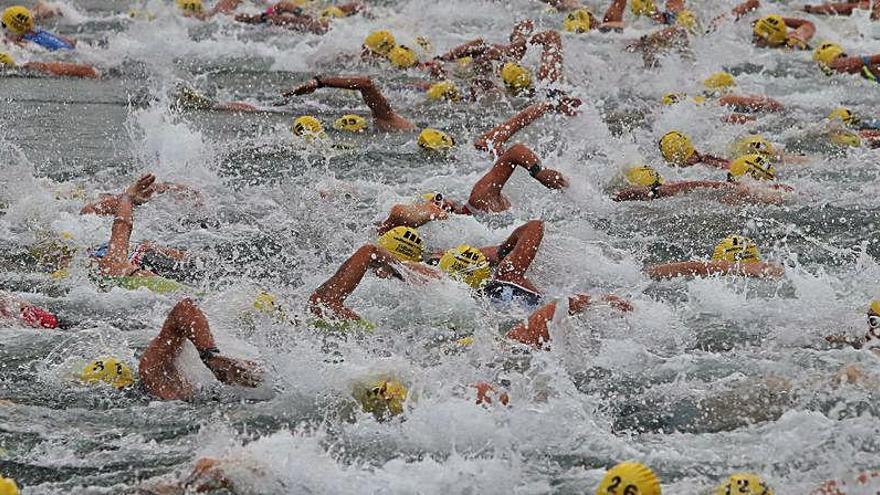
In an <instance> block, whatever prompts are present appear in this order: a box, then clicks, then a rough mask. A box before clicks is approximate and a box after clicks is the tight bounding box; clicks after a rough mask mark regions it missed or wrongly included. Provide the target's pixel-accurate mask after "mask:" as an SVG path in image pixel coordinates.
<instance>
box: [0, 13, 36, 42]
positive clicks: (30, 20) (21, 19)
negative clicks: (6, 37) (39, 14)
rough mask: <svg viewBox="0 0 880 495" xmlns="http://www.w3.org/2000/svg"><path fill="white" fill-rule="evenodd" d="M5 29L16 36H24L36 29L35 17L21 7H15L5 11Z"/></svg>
mask: <svg viewBox="0 0 880 495" xmlns="http://www.w3.org/2000/svg"><path fill="white" fill-rule="evenodd" d="M3 27H5V28H6V29H8V30H9V32H10V33H12V34H14V35H16V36H17V35H20V34H24V33H26V32H28V31H30V30H32V29H34V16H33V14H31V11H30V10H28V9H27V8H26V7H22V6H21V5H14V6H12V7H9V8H7V9H6V10H4V11H3Z"/></svg>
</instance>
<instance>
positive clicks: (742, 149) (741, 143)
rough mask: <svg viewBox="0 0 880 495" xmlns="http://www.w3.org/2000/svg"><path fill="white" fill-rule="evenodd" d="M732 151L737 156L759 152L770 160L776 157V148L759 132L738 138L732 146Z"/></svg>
mask: <svg viewBox="0 0 880 495" xmlns="http://www.w3.org/2000/svg"><path fill="white" fill-rule="evenodd" d="M731 151H732V154H733V156H736V157H740V156H743V155H751V154H758V155H763V156H764V157H765V158H768V159H770V160H775V159H776V150H775V149H773V145H772V144H770V141H767V140H766V139H764V137H763V136H761V135H759V134H754V135H751V136H746V137H743V138H740V139H737V140H736V141H734V143H733V146H731Z"/></svg>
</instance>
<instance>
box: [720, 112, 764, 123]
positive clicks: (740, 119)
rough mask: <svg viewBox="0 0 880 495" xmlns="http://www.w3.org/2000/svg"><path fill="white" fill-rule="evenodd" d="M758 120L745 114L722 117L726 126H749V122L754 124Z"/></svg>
mask: <svg viewBox="0 0 880 495" xmlns="http://www.w3.org/2000/svg"><path fill="white" fill-rule="evenodd" d="M755 120H756V119H755V117H754V116H752V115H746V114H744V113H731V114H728V115H725V116H724V117H721V122H724V123H725V124H747V123H749V122H754V121H755Z"/></svg>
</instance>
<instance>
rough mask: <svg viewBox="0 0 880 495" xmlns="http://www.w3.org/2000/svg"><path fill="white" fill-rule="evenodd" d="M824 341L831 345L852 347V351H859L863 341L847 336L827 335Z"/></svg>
mask: <svg viewBox="0 0 880 495" xmlns="http://www.w3.org/2000/svg"><path fill="white" fill-rule="evenodd" d="M825 341H826V342H828V343H829V344H831V345H836V346H845V347H852V348H854V349H861V348H862V344H863V339H860V338H856V337H851V336H849V335H828V336H826V337H825Z"/></svg>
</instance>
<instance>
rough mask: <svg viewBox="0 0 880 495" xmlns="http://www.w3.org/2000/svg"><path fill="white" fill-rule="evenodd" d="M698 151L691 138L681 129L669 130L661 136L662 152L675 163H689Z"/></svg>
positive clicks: (670, 161) (669, 160)
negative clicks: (680, 130)
mask: <svg viewBox="0 0 880 495" xmlns="http://www.w3.org/2000/svg"><path fill="white" fill-rule="evenodd" d="M696 152H697V150H696V149H694V145H693V143H691V138H689V137H687V136H685V135H684V134H682V133H681V132H679V131H670V132H667V133H666V134H664V135H663V137H662V138H660V153H661V154H662V155H663V158H665V159H666V161H667V162H669V163H671V164H673V165H687V162H688V160H689V159H690V158H691V157H692V156H694V154H695V153H696Z"/></svg>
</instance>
